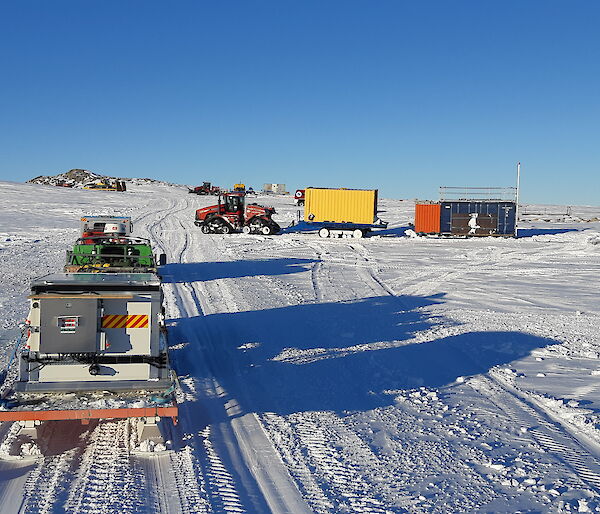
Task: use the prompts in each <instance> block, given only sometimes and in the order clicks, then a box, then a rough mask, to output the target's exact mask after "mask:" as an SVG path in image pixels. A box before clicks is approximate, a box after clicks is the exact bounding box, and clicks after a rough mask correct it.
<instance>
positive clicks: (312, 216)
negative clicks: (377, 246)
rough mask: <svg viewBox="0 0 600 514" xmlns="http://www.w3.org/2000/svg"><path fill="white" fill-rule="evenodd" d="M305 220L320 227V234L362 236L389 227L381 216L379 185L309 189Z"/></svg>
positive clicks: (325, 235) (328, 235) (306, 194)
mask: <svg viewBox="0 0 600 514" xmlns="http://www.w3.org/2000/svg"><path fill="white" fill-rule="evenodd" d="M304 195H305V206H304V221H306V222H307V223H310V224H315V225H316V226H318V227H319V236H320V237H355V238H361V237H364V236H365V235H367V234H368V233H369V232H371V231H372V230H373V229H377V228H386V227H387V223H385V222H383V221H381V220H380V219H379V218H378V217H377V189H344V188H339V189H329V188H315V187H309V188H307V189H306V190H305V193H304Z"/></svg>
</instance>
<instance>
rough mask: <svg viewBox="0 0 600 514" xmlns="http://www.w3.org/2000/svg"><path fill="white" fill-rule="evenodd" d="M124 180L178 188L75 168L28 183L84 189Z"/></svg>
mask: <svg viewBox="0 0 600 514" xmlns="http://www.w3.org/2000/svg"><path fill="white" fill-rule="evenodd" d="M102 179H104V180H110V181H114V180H122V181H124V182H126V183H128V184H148V183H156V184H167V185H171V186H176V185H178V184H172V183H170V182H164V181H162V180H155V179H152V178H126V177H111V176H109V175H100V174H99V173H94V172H93V171H89V170H84V169H80V168H75V169H72V170H69V171H67V172H65V173H59V174H58V175H40V176H38V177H35V178H32V179H30V180H28V181H27V182H28V183H30V184H43V185H46V186H64V187H79V188H81V187H83V186H84V185H86V184H90V183H93V182H96V181H98V180H102Z"/></svg>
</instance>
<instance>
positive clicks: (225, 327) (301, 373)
mask: <svg viewBox="0 0 600 514" xmlns="http://www.w3.org/2000/svg"><path fill="white" fill-rule="evenodd" d="M439 301H440V298H439V297H414V296H412V297H402V298H397V297H388V296H385V297H374V298H367V299H363V300H359V301H353V302H337V303H324V304H323V303H322V304H309V305H298V306H292V307H284V308H278V309H267V310H261V311H249V312H238V313H233V314H214V315H210V316H204V317H196V318H187V319H178V320H171V321H170V325H171V334H172V336H174V337H172V342H173V344H176V343H177V342H182V341H189V340H190V339H191V336H192V334H202V336H201V343H200V344H201V345H202V350H203V351H201V352H198V348H194V346H193V345H191V344H190V345H187V346H185V347H184V348H182V349H181V350H178V351H177V352H182V353H180V354H178V355H177V358H176V361H177V363H178V367H182V368H183V369H178V370H177V371H178V372H179V373H189V372H191V371H192V372H193V367H192V366H193V364H189V363H192V362H193V360H194V359H197V358H199V356H200V355H202V356H203V357H204V358H206V359H208V361H209V365H210V367H211V369H212V370H213V372H214V373H215V374H216V375H217V377H218V379H219V381H220V383H222V384H223V385H224V387H225V389H226V390H227V391H228V392H229V394H230V395H231V396H232V397H235V398H236V399H237V400H238V401H239V402H240V403H241V407H242V411H243V412H248V411H255V412H276V413H279V414H291V413H294V412H301V411H321V410H332V411H335V412H338V413H344V412H346V411H366V410H370V409H373V408H376V407H381V406H385V405H390V404H392V402H393V398H394V396H393V394H389V393H386V391H390V390H392V391H393V390H398V389H407V388H408V389H410V388H414V387H419V386H425V387H441V386H444V385H446V384H450V383H453V382H454V381H456V379H457V377H461V376H470V375H477V374H480V373H484V372H486V371H488V370H489V369H490V368H491V367H493V366H496V365H499V364H504V363H508V362H511V361H513V360H515V359H517V358H520V357H523V356H525V355H528V354H529V353H531V351H532V350H534V349H536V348H541V347H544V346H546V345H549V344H555V341H552V340H550V339H544V338H540V337H535V336H532V335H529V334H522V333H518V332H473V333H467V334H462V335H458V336H451V337H445V338H441V339H436V340H433V341H429V342H424V343H420V344H418V343H415V342H413V338H414V336H415V335H416V334H417V333H418V332H422V331H423V330H426V329H428V328H430V327H432V326H433V325H434V324H435V323H436V319H432V318H430V317H428V316H427V314H425V313H424V312H423V309H422V307H425V306H427V305H432V304H435V303H438V302H439ZM188 368H189V369H188Z"/></svg>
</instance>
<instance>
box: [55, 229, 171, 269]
mask: <svg viewBox="0 0 600 514" xmlns="http://www.w3.org/2000/svg"><path fill="white" fill-rule="evenodd" d="M164 264H166V256H165V254H160V255H159V256H158V258H156V257H155V256H154V254H153V253H152V247H151V246H150V241H149V240H148V239H144V238H141V237H130V236H90V237H82V238H80V239H78V240H77V242H76V243H75V245H74V246H73V250H69V251H67V263H66V265H65V272H67V273H155V272H156V268H157V266H163V265H164Z"/></svg>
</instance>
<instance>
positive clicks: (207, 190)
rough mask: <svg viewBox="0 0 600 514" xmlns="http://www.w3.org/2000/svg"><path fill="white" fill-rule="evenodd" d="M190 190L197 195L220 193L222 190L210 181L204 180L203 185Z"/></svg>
mask: <svg viewBox="0 0 600 514" xmlns="http://www.w3.org/2000/svg"><path fill="white" fill-rule="evenodd" d="M189 192H190V193H194V194H196V195H218V194H219V193H220V192H221V188H220V187H219V186H213V185H212V184H211V183H210V182H204V183H203V184H202V185H201V186H196V187H195V188H194V189H190V190H189Z"/></svg>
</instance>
